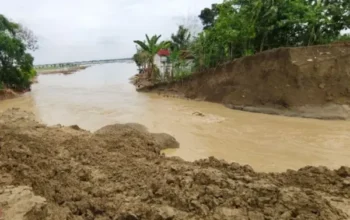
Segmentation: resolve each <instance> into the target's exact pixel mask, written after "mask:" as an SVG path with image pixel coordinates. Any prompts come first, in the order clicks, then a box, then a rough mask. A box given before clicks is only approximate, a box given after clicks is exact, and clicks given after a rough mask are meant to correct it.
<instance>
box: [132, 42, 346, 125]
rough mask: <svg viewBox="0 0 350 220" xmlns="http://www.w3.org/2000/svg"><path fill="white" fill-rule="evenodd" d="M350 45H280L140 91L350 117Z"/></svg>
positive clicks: (232, 105) (241, 106)
mask: <svg viewBox="0 0 350 220" xmlns="http://www.w3.org/2000/svg"><path fill="white" fill-rule="evenodd" d="M349 73H350V44H348V43H338V44H332V45H322V46H312V47H299V48H278V49H274V50H270V51H265V52H262V53H259V54H256V55H254V56H248V57H243V58H240V59H237V60H235V61H233V62H230V63H226V64H224V65H221V66H218V67H217V68H215V69H211V70H209V71H207V72H202V73H195V74H194V75H192V76H191V77H190V78H188V79H185V80H183V81H181V82H175V83H170V84H157V85H147V84H145V83H142V84H141V85H138V90H139V91H154V92H159V93H161V94H166V95H171V96H179V97H186V98H191V99H198V100H205V101H210V102H218V103H223V104H224V105H225V106H227V107H229V108H233V109H239V110H244V111H251V112H262V113H267V114H281V115H287V116H298V117H307V118H319V119H349V118H350V107H349V104H350V74H349Z"/></svg>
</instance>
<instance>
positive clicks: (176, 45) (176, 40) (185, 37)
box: [171, 25, 191, 50]
mask: <svg viewBox="0 0 350 220" xmlns="http://www.w3.org/2000/svg"><path fill="white" fill-rule="evenodd" d="M171 39H172V46H171V49H172V50H186V49H187V48H188V46H189V44H190V39H191V34H190V33H189V30H188V29H186V28H184V26H182V25H180V26H179V29H178V30H177V33H176V34H172V35H171Z"/></svg>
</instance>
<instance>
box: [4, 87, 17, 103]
mask: <svg viewBox="0 0 350 220" xmlns="http://www.w3.org/2000/svg"><path fill="white" fill-rule="evenodd" d="M16 97H18V94H17V93H16V92H14V91H13V90H11V89H0V101H1V100H5V99H12V98H16Z"/></svg>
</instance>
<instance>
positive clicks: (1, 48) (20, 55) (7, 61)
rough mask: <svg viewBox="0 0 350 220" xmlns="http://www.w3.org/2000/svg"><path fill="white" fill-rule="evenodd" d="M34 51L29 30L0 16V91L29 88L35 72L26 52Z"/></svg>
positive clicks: (30, 58)
mask: <svg viewBox="0 0 350 220" xmlns="http://www.w3.org/2000/svg"><path fill="white" fill-rule="evenodd" d="M36 49H37V40H36V37H35V36H34V35H33V33H32V32H31V31H30V30H28V29H27V28H25V27H23V26H22V25H20V24H18V23H14V22H12V21H9V20H8V19H7V18H6V17H5V16H3V15H1V14H0V89H4V88H9V89H13V90H16V91H24V90H27V89H29V88H30V84H31V79H32V78H33V77H34V76H35V75H36V71H35V70H34V68H33V60H34V58H33V57H32V56H31V55H30V54H29V53H28V52H27V51H28V50H32V51H33V50H36Z"/></svg>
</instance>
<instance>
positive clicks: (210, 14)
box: [198, 4, 218, 29]
mask: <svg viewBox="0 0 350 220" xmlns="http://www.w3.org/2000/svg"><path fill="white" fill-rule="evenodd" d="M217 5H218V4H212V5H211V9H210V8H205V9H203V10H202V11H201V13H200V15H199V16H198V17H199V18H200V19H201V21H202V24H203V26H204V29H209V28H211V27H213V26H214V22H215V18H216V17H217V15H218V10H217Z"/></svg>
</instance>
